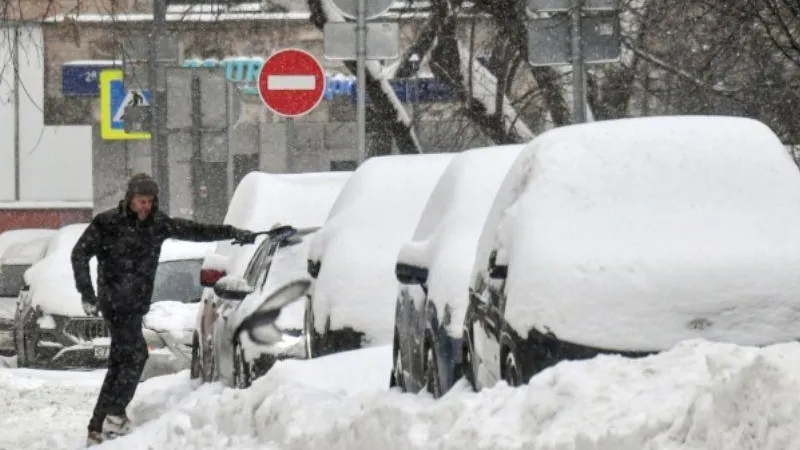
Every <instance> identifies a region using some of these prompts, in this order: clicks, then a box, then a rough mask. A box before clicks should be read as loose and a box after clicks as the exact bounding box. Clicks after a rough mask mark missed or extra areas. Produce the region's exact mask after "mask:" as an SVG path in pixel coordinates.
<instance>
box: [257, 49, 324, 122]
mask: <svg viewBox="0 0 800 450" xmlns="http://www.w3.org/2000/svg"><path fill="white" fill-rule="evenodd" d="M258 92H259V94H260V95H261V100H263V101H264V104H265V105H267V108H269V109H271V110H272V111H273V112H274V113H275V114H279V115H281V116H286V117H298V116H302V115H305V114H308V113H309V112H311V111H312V110H313V109H314V108H316V107H317V105H319V102H321V101H322V96H323V95H324V94H325V72H324V71H323V70H322V64H320V63H319V61H317V59H316V58H314V56H313V55H311V54H310V53H308V52H306V51H304V50H298V49H294V48H287V49H283V50H280V51H278V52H277V53H275V54H273V55H272V56H270V57H269V58H268V59H267V60H266V61H265V62H264V65H263V66H261V71H260V72H259V73H258Z"/></svg>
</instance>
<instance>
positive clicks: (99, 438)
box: [86, 431, 103, 447]
mask: <svg viewBox="0 0 800 450" xmlns="http://www.w3.org/2000/svg"><path fill="white" fill-rule="evenodd" d="M102 443H103V433H101V432H99V431H90V432H89V435H88V436H87V437H86V446H87V447H91V446H93V445H100V444H102Z"/></svg>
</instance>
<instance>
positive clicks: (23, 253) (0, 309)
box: [0, 230, 55, 355]
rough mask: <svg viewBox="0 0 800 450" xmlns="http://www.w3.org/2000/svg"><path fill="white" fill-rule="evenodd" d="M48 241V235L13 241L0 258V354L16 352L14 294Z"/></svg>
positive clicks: (22, 284)
mask: <svg viewBox="0 0 800 450" xmlns="http://www.w3.org/2000/svg"><path fill="white" fill-rule="evenodd" d="M53 232H55V230H53ZM48 241H49V238H47V237H40V238H36V239H34V240H31V241H28V240H26V241H23V242H17V243H15V244H12V245H10V246H9V247H8V248H7V249H6V250H5V252H4V253H3V255H2V257H0V354H3V355H11V354H14V353H16V348H15V347H14V314H15V311H16V309H17V296H18V295H19V292H20V291H21V290H22V288H23V287H24V286H25V271H27V270H28V269H29V268H30V267H31V266H32V265H33V264H35V263H36V262H37V261H39V260H40V259H42V258H43V257H44V256H45V251H46V250H47V243H48Z"/></svg>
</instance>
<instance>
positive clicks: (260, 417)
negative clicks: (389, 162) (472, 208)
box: [0, 341, 800, 450]
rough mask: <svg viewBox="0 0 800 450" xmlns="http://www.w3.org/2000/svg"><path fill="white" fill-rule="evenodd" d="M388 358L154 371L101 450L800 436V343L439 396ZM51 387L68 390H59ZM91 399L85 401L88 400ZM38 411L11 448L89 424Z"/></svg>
mask: <svg viewBox="0 0 800 450" xmlns="http://www.w3.org/2000/svg"><path fill="white" fill-rule="evenodd" d="M390 361H391V349H390V348H389V347H388V346H387V347H379V348H372V349H367V350H360V351H357V352H347V353H342V354H337V355H331V356H327V357H323V358H318V359H314V360H306V361H297V360H289V361H280V362H278V363H277V364H276V365H275V367H274V368H273V369H272V370H271V371H270V372H269V373H268V374H267V375H266V376H264V377H263V378H260V379H258V380H256V381H255V383H254V384H253V386H252V387H251V388H250V389H247V390H235V389H229V388H224V387H222V385H221V384H219V383H213V384H205V385H202V386H200V387H199V388H197V389H194V387H195V386H196V384H193V383H192V382H190V381H189V380H188V377H187V376H186V372H182V373H180V374H175V375H170V376H167V377H159V378H156V379H153V380H149V381H147V382H145V383H143V384H141V385H140V387H139V390H138V392H137V395H136V398H135V399H134V401H133V403H132V405H131V406H130V408H129V414H130V416H131V418H132V419H133V420H134V422H135V423H137V424H138V426H137V429H136V431H135V432H134V433H133V434H132V435H130V436H126V437H122V438H119V439H117V440H114V441H109V442H107V443H105V444H104V445H102V446H101V447H98V450H99V449H115V448H118V449H126V450H130V449H148V448H186V449H211V448H214V449H226V448H229V449H238V450H249V449H257V448H258V449H282V450H289V449H297V450H300V449H326V450H327V449H343V450H344V449H346V450H362V449H363V450H372V449H376V448H382V449H386V450H393V449H398V450H400V449H402V450H409V449H420V450H423V449H424V450H429V449H441V450H449V449H453V450H470V449H487V450H488V449H498V450H499V449H523V448H524V449H535V450H678V449H693V450H704V449H709V448H731V449H734V448H735V449H752V450H756V449H758V450H779V449H780V450H787V449H793V448H798V445H800V436H798V434H797V433H796V430H797V428H798V427H799V426H800V401H798V399H797V395H796V386H797V384H798V383H799V382H800V363H799V362H798V361H800V345H798V344H797V343H792V344H783V345H777V346H772V347H768V348H764V349H756V348H747V347H737V346H734V345H729V344H716V343H709V342H703V341H690V342H685V343H682V344H681V345H679V346H677V347H676V348H674V349H673V350H670V351H668V352H665V353H662V354H660V355H655V356H651V357H648V358H642V359H638V360H628V359H625V358H621V357H615V356H601V357H598V358H595V359H593V360H589V361H581V362H566V363H562V364H559V365H557V366H555V367H552V368H550V369H547V370H546V371H544V372H542V373H541V374H540V375H539V376H537V377H535V378H533V379H532V380H531V382H530V384H529V385H527V386H523V387H520V388H517V389H513V388H509V387H508V386H506V385H505V384H500V385H498V386H497V387H495V388H492V389H486V390H483V391H481V392H480V393H473V392H470V391H468V388H467V387H466V386H465V383H464V382H461V383H459V384H458V385H457V386H456V387H455V388H454V389H453V390H451V391H449V392H448V393H447V394H446V395H445V396H444V397H442V398H441V399H439V400H438V401H436V400H434V399H432V398H431V397H430V396H429V395H428V394H427V393H421V394H401V393H399V392H397V391H392V392H387V387H386V386H387V384H388V372H389V369H390V365H391V362H390ZM348 369H349V370H348ZM7 373H8V372H5V373H4V372H0V386H2V387H3V388H4V389H2V390H0V395H5V396H8V395H12V396H13V395H17V396H18V397H19V398H18V402H17V403H11V402H9V403H5V404H8V405H26V403H25V402H26V401H28V400H27V399H25V398H24V397H23V396H20V395H19V394H17V392H19V390H21V389H24V387H21V386H20V385H21V384H22V383H20V380H15V382H14V383H13V384H10V383H5V382H4V380H6V379H8V375H6V374H7ZM14 378H16V377H14ZM98 384H99V383H98ZM38 386H39V387H46V386H45V385H42V384H40V385H38ZM32 387H33V386H32ZM193 389H194V390H193ZM31 392H35V391H31ZM50 395H52V398H60V399H62V401H63V399H64V396H63V395H59V393H58V392H51V393H50ZM68 401H72V397H68ZM64 407H66V408H76V406H74V405H70V404H67V405H65V406H64ZM22 408H25V406H22ZM83 408H85V409H84V411H87V412H88V411H89V410H90V408H91V405H84V406H83ZM77 412H78V413H79V414H78V416H80V415H81V413H80V410H79V409H78V411H77ZM31 414H37V415H38V414H40V412H39V411H26V410H25V409H23V410H22V411H19V413H18V414H8V415H7V416H9V417H4V419H3V420H6V421H9V420H12V421H17V423H18V425H17V426H13V427H9V426H6V424H5V423H4V424H3V425H4V427H3V429H5V430H19V431H15V432H14V433H9V434H8V435H6V436H4V437H2V438H0V439H7V440H8V442H14V446H13V447H12V448H22V447H24V448H44V446H43V445H41V444H40V445H38V446H37V445H36V444H37V443H38V442H37V440H41V441H42V442H45V441H46V440H48V439H49V440H50V441H51V442H52V441H53V435H54V434H57V433H58V431H56V432H55V433H51V432H42V433H37V432H32V431H36V430H31V427H37V426H40V427H42V428H41V430H42V431H46V430H47V428H46V427H53V426H54V425H55V427H56V428H57V429H58V428H61V427H63V426H64V422H66V421H68V420H69V421H72V423H75V428H76V429H77V431H76V432H75V433H76V435H77V433H78V432H80V433H81V434H82V433H83V426H84V423H83V421H84V417H77V418H76V417H75V416H74V415H73V416H72V417H69V416H64V415H61V414H59V416H58V417H61V419H60V420H57V421H56V423H55V424H53V419H52V418H50V419H49V420H46V421H40V422H33V421H31V422H26V423H25V426H23V425H22V423H23V421H26V420H28V419H27V418H28V417H30V416H31ZM85 414H86V413H84V415H85ZM87 417H88V416H87ZM40 423H41V425H39V424H40ZM12 438H16V439H18V440H10V439H12ZM0 442H2V441H0ZM20 443H24V444H26V445H28V446H23V445H20ZM0 447H2V446H0ZM65 447H66V446H53V447H50V448H65ZM3 448H5V447H3Z"/></svg>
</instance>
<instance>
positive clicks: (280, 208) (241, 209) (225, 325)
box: [190, 172, 352, 384]
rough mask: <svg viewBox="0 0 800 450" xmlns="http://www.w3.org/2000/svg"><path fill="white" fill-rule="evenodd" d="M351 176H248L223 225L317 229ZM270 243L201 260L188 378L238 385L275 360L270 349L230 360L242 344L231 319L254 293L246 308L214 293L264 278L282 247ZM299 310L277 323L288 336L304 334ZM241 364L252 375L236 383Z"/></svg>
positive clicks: (225, 245)
mask: <svg viewBox="0 0 800 450" xmlns="http://www.w3.org/2000/svg"><path fill="white" fill-rule="evenodd" d="M351 175H352V172H319V173H297V174H271V173H264V172H251V173H249V174H247V175H246V176H245V177H244V178H243V179H242V181H240V182H239V185H238V186H237V187H236V190H235V191H234V194H233V197H232V198H231V202H230V204H229V206H228V211H227V213H226V215H225V219H224V223H225V224H230V225H233V226H235V227H239V228H244V229H248V230H253V231H262V230H271V229H273V228H275V226H276V225H284V226H291V227H294V228H295V229H309V228H317V227H319V226H321V225H322V223H323V222H324V221H325V218H326V217H327V215H328V211H330V208H331V206H332V205H333V202H334V201H335V200H336V198H337V196H338V195H339V192H340V191H341V189H342V187H343V186H344V185H345V183H346V182H347V180H348V179H349V178H350V176H351ZM304 239H305V238H304ZM268 240H269V238H268V236H266V235H262V236H259V237H258V239H257V240H256V242H255V243H254V244H253V245H244V246H238V245H236V244H234V243H232V242H220V243H218V244H217V245H216V248H215V250H214V252H212V253H211V254H209V255H208V257H207V258H206V259H205V261H204V262H203V267H202V271H201V275H200V279H201V284H202V285H203V287H204V289H203V295H202V304H201V308H200V310H199V311H198V315H197V318H196V322H195V333H194V336H193V341H192V364H191V371H190V375H191V377H192V378H202V379H203V380H204V381H215V380H218V379H222V380H223V381H225V382H228V383H229V384H237V383H238V384H241V383H242V382H245V381H246V380H250V379H253V378H254V377H257V376H260V375H261V374H262V373H263V372H264V371H265V370H267V369H268V368H269V366H270V365H271V363H269V361H272V359H273V357H274V356H276V355H274V354H273V353H271V351H272V350H274V348H272V347H271V348H268V349H261V350H264V351H263V352H261V351H255V349H254V348H253V347H251V348H250V350H254V351H251V352H249V353H248V354H247V355H245V358H246V359H245V360H241V361H240V360H237V361H234V355H235V354H236V355H238V356H237V358H238V357H239V356H242V354H241V352H240V351H238V350H237V351H236V352H234V349H235V348H236V349H238V348H240V347H241V345H240V344H241V342H239V344H237V339H239V340H240V334H241V333H239V332H238V331H236V330H231V329H230V325H229V315H231V314H239V315H240V316H241V315H242V314H243V312H244V311H245V310H244V309H243V310H240V311H239V312H237V311H238V310H239V308H240V305H243V306H247V305H250V303H249V302H252V301H255V298H256V297H258V295H254V296H252V298H251V299H250V300H248V303H247V304H246V305H244V304H243V303H242V302H241V300H242V299H241V298H226V299H223V298H221V297H220V296H219V295H218V294H217V292H215V289H214V287H215V286H216V283H217V282H218V281H219V280H221V279H222V278H224V277H232V278H236V279H243V278H244V279H246V280H248V281H251V282H252V281H253V280H254V279H255V278H258V277H261V276H265V275H266V272H265V270H267V269H268V268H269V267H270V265H269V261H271V259H272V257H273V255H274V252H275V251H276V250H277V249H278V247H270V246H271V245H273V244H275V245H278V246H280V245H283V244H284V243H281V242H276V241H273V242H267V241H268ZM264 246H266V248H265V250H264V251H262V252H261V254H260V255H259V258H256V253H257V251H259V250H258V249H260V248H262V247H264ZM302 248H305V247H302ZM265 252H266V253H265ZM280 253H283V251H281V252H280ZM299 257H300V258H302V261H301V262H300V264H305V258H306V255H301V256H299ZM256 260H258V261H257V262H256ZM281 264H283V263H281ZM254 267H258V270H259V271H256V272H252V270H251V269H253V268H254ZM253 270H255V269H253ZM251 272H252V273H251ZM254 277H255V278H254ZM262 281H263V280H262ZM256 306H257V305H256ZM303 311H304V307H301V308H300V310H299V311H294V312H293V310H292V309H291V308H287V309H285V310H283V311H282V312H281V316H282V319H281V323H283V324H284V325H286V326H287V327H288V328H287V330H286V331H287V333H289V334H290V335H291V334H292V333H296V330H298V329H299V330H302V328H303V326H302V324H303ZM292 314H294V315H295V317H294V319H290V316H291V315H292ZM244 318H245V317H241V319H244ZM292 323H294V325H291V324H292ZM218 348H219V352H217V349H218ZM283 356H285V355H283ZM281 357H282V356H281ZM243 364H246V365H249V367H250V368H251V371H250V375H248V376H247V378H244V377H239V378H238V379H237V383H234V379H233V377H234V374H235V372H234V368H235V367H239V368H241V367H242V365H243Z"/></svg>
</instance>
